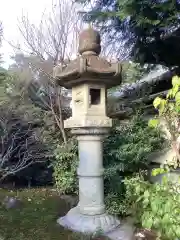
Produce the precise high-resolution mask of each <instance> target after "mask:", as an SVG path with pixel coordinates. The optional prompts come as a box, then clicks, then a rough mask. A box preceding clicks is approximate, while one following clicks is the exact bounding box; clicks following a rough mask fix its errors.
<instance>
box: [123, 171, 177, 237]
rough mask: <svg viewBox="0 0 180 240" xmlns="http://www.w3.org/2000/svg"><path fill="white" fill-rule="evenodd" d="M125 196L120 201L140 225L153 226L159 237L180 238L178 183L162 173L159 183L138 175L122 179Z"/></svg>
mask: <svg viewBox="0 0 180 240" xmlns="http://www.w3.org/2000/svg"><path fill="white" fill-rule="evenodd" d="M124 182H125V187H126V198H125V200H124V202H123V203H121V205H123V206H124V208H127V209H129V213H131V215H132V216H134V219H135V220H136V221H137V223H138V224H140V225H141V226H142V227H144V228H147V229H151V230H154V231H155V232H156V233H157V235H158V236H159V237H160V239H163V240H177V239H179V238H180V224H179V223H180V208H179V206H180V194H179V193H180V184H177V185H175V184H174V183H172V182H170V181H168V180H167V179H166V178H165V177H164V180H163V182H162V183H161V184H159V183H156V184H151V183H149V182H147V181H144V179H143V177H142V176H136V177H134V178H130V179H126V180H125V181H124Z"/></svg>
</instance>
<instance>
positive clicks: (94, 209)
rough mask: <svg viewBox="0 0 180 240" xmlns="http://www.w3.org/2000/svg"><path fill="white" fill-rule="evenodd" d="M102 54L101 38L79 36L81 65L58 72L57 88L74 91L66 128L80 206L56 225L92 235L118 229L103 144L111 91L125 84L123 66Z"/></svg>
mask: <svg viewBox="0 0 180 240" xmlns="http://www.w3.org/2000/svg"><path fill="white" fill-rule="evenodd" d="M100 52H101V45H100V35H99V33H98V32H97V31H95V30H93V29H92V28H91V27H90V28H88V29H87V30H84V31H83V32H82V33H81V34H80V36H79V56H78V57H77V59H75V60H73V61H71V62H70V63H69V64H68V65H67V66H65V67H60V66H56V67H55V68H54V78H55V80H56V83H57V84H59V85H60V86H63V87H65V88H67V89H72V117H70V118H69V119H67V120H65V121H64V126H65V128H71V129H72V134H75V135H76V136H77V140H78V148H79V167H78V170H77V174H78V177H79V203H78V205H77V207H75V208H73V209H71V210H70V211H69V212H68V213H67V215H66V216H64V217H61V218H59V219H58V223H59V224H60V225H62V226H64V227H67V228H70V229H72V230H74V231H78V232H88V233H95V232H96V231H98V230H101V231H103V232H104V233H108V232H110V231H112V230H114V229H115V228H116V227H118V226H119V224H120V221H119V220H118V219H117V218H116V217H114V216H111V215H108V214H107V213H106V211H105V204H104V186H103V146H102V143H103V138H104V136H106V135H107V134H108V130H109V128H110V127H111V126H112V120H111V119H110V118H109V117H107V115H106V104H107V89H108V88H110V87H113V86H117V85H119V84H120V83H121V65H120V64H119V63H116V64H112V63H109V62H108V61H106V60H105V59H102V58H101V57H99V54H100Z"/></svg>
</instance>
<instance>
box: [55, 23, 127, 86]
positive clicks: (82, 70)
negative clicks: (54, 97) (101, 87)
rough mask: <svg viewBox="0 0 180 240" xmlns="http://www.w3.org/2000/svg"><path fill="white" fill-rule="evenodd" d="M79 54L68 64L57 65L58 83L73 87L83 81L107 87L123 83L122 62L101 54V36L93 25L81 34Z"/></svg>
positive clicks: (56, 79) (56, 77) (56, 78)
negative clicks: (113, 60)
mask: <svg viewBox="0 0 180 240" xmlns="http://www.w3.org/2000/svg"><path fill="white" fill-rule="evenodd" d="M78 52H79V56H78V57H77V58H76V59H75V60H73V61H70V62H69V63H68V64H67V65H66V66H61V65H57V66H56V67H55V68H54V71H53V75H54V78H55V81H56V83H57V84H58V85H60V86H63V87H65V88H67V89H68V88H72V86H76V85H79V84H83V83H87V82H88V83H95V84H101V83H103V84H105V85H106V86H107V88H110V87H113V86H117V85H119V84H120V83H121V80H122V79H121V71H122V67H121V64H120V63H110V62H108V61H107V60H105V59H103V58H101V57H100V56H99V54H100V52H101V38H100V34H99V32H97V31H95V30H94V29H92V28H91V27H89V28H88V29H86V30H84V31H83V32H82V33H81V34H80V36H79V49H78Z"/></svg>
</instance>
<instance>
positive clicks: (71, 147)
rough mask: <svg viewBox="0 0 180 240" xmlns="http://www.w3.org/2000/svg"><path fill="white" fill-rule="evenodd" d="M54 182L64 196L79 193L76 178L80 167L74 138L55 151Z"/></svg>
mask: <svg viewBox="0 0 180 240" xmlns="http://www.w3.org/2000/svg"><path fill="white" fill-rule="evenodd" d="M55 158H56V161H55V162H54V180H55V183H56V187H57V189H58V190H59V192H60V193H62V194H65V193H66V194H72V193H76V192H77V186H78V181H77V177H76V171H77V165H78V147H77V141H76V140H75V139H74V138H72V139H70V140H69V142H68V143H67V144H62V145H58V147H57V149H56V151H55Z"/></svg>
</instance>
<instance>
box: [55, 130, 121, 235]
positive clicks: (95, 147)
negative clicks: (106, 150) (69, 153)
mask: <svg viewBox="0 0 180 240" xmlns="http://www.w3.org/2000/svg"><path fill="white" fill-rule="evenodd" d="M72 132H73V134H75V135H76V136H77V139H78V145H79V167H78V170H77V174H78V177H79V204H78V206H77V207H75V208H73V209H71V210H70V211H69V212H68V213H67V215H66V216H64V217H62V218H60V219H58V223H59V224H60V225H62V226H64V227H67V228H69V229H71V230H74V231H78V232H84V233H90V234H91V233H95V232H97V231H102V232H103V233H108V232H110V231H112V230H114V229H115V228H116V227H118V226H119V224H120V221H119V220H118V219H117V218H115V217H114V216H110V215H108V214H106V212H105V205H104V180H103V146H102V143H103V138H104V135H106V134H107V128H80V129H73V130H72Z"/></svg>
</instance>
